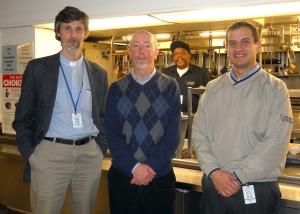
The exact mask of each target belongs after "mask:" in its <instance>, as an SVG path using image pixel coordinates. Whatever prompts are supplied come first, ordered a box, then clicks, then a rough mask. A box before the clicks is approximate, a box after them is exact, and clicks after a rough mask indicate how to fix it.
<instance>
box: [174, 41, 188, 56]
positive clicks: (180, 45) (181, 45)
mask: <svg viewBox="0 0 300 214" xmlns="http://www.w3.org/2000/svg"><path fill="white" fill-rule="evenodd" d="M170 48H171V51H172V53H173V52H174V50H175V49H176V48H183V49H185V50H187V52H189V54H190V53H191V50H190V46H189V45H188V44H186V43H185V42H183V41H174V42H172V43H171V45H170Z"/></svg>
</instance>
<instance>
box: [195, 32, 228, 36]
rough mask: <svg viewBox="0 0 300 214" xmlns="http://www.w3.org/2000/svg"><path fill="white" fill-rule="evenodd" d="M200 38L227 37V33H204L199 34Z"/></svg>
mask: <svg viewBox="0 0 300 214" xmlns="http://www.w3.org/2000/svg"><path fill="white" fill-rule="evenodd" d="M199 35H200V36H209V35H212V36H225V35H226V32H203V33H200V34H199Z"/></svg>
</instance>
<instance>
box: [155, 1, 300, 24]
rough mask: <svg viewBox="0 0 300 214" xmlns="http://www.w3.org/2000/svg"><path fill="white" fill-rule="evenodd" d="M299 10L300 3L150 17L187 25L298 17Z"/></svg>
mask: <svg viewBox="0 0 300 214" xmlns="http://www.w3.org/2000/svg"><path fill="white" fill-rule="evenodd" d="M299 8H300V2H299V1H298V2H288V3H278V4H276V3H272V4H265V5H255V6H242V7H223V8H209V9H203V10H194V11H182V12H173V13H161V14H152V15H151V16H153V17H157V18H158V19H161V20H164V21H167V22H175V23H187V22H204V21H221V20H231V19H245V18H255V17H268V16H274V15H276V16H280V15H291V14H293V15H298V14H299Z"/></svg>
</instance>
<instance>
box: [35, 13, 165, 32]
mask: <svg viewBox="0 0 300 214" xmlns="http://www.w3.org/2000/svg"><path fill="white" fill-rule="evenodd" d="M167 24H170V23H167V22H163V21H160V20H158V19H156V18H153V17H151V16H147V15H142V16H126V17H116V18H107V19H90V23H89V29H90V31H95V30H107V29H116V28H132V27H141V26H157V25H167ZM34 26H35V27H41V28H49V29H54V24H53V23H48V24H38V25H34Z"/></svg>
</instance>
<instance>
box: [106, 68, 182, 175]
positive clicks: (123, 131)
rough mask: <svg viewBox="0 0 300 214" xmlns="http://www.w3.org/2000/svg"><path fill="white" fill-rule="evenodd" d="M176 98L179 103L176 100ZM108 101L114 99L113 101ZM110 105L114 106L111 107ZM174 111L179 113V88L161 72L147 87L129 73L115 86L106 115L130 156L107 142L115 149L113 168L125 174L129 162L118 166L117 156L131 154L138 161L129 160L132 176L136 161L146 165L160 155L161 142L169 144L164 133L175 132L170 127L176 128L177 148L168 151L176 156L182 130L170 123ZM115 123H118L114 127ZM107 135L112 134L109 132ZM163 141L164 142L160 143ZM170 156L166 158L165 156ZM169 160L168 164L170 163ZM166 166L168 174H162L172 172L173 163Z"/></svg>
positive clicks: (173, 141)
mask: <svg viewBox="0 0 300 214" xmlns="http://www.w3.org/2000/svg"><path fill="white" fill-rule="evenodd" d="M177 96H178V99H177ZM174 98H175V99H176V101H174ZM109 100H111V101H112V100H113V102H110V101H109ZM177 100H178V101H177ZM110 103H112V105H111V106H110ZM108 106H110V107H108ZM172 109H174V110H175V111H176V109H179V111H178V112H179V114H180V101H179V90H178V85H177V83H176V82H175V80H173V79H172V78H170V77H167V76H165V75H162V74H161V73H160V72H158V71H157V72H156V74H155V75H154V76H153V77H152V78H151V79H150V80H149V81H148V82H147V83H145V84H144V85H140V84H139V83H137V82H136V81H135V80H134V79H133V78H132V76H131V75H130V74H129V75H127V76H125V77H123V78H122V79H121V80H119V81H117V82H115V83H113V84H112V85H111V88H110V91H109V94H108V103H107V108H106V112H105V115H107V118H106V119H107V120H109V123H111V125H110V127H119V129H120V133H119V134H120V136H121V138H123V142H124V141H125V142H126V144H127V148H126V149H128V151H127V153H125V152H124V151H121V149H119V147H118V148H116V149H114V146H113V145H110V144H113V143H114V144H116V143H118V142H117V140H108V141H109V142H108V146H109V148H110V150H112V151H111V154H112V156H113V160H112V164H113V166H115V167H116V168H119V169H120V170H121V171H123V172H124V169H123V170H122V168H126V166H125V165H124V164H125V162H127V161H128V160H129V159H130V158H129V157H128V158H125V160H124V162H122V163H118V158H116V159H114V156H115V157H120V156H121V157H123V156H124V155H128V156H133V157H134V159H136V160H135V161H133V162H134V163H131V162H130V161H128V162H129V163H128V167H129V169H128V170H125V172H124V173H125V174H129V172H130V170H132V167H133V166H134V164H136V163H137V162H139V163H145V162H147V158H148V157H150V156H151V155H153V153H155V152H157V151H156V149H159V146H158V145H159V144H160V143H164V144H168V143H169V142H168V140H166V139H164V136H165V131H166V130H171V129H172V128H170V127H169V126H174V133H173V135H174V137H175V139H170V140H171V141H172V142H171V144H176V145H174V146H173V147H172V149H171V150H173V151H168V152H172V153H173V154H174V152H175V150H176V147H177V144H178V143H179V134H178V133H176V132H177V131H178V130H179V129H178V127H179V124H169V121H170V116H171V115H172V114H171V113H172V112H171V111H172ZM109 115H111V116H109ZM179 117H180V116H179ZM114 122H116V123H117V124H114ZM178 123H180V121H178ZM106 132H108V133H107V134H108V135H110V133H109V132H110V129H108V130H106ZM108 138H109V139H110V138H111V137H108ZM176 138H178V139H176ZM163 139H164V142H161V141H162V140H163ZM174 148H175V149H174ZM168 156H169V155H166V157H168ZM123 159H124V158H123ZM170 159H171V158H169V160H167V161H166V162H170ZM120 165H121V166H120ZM167 165H168V167H166V169H165V170H166V171H165V170H163V171H165V172H161V173H162V174H166V173H167V172H168V171H169V170H170V167H171V165H170V163H168V164H167ZM152 167H154V166H152ZM164 167H165V166H164ZM130 174H131V173H130Z"/></svg>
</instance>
